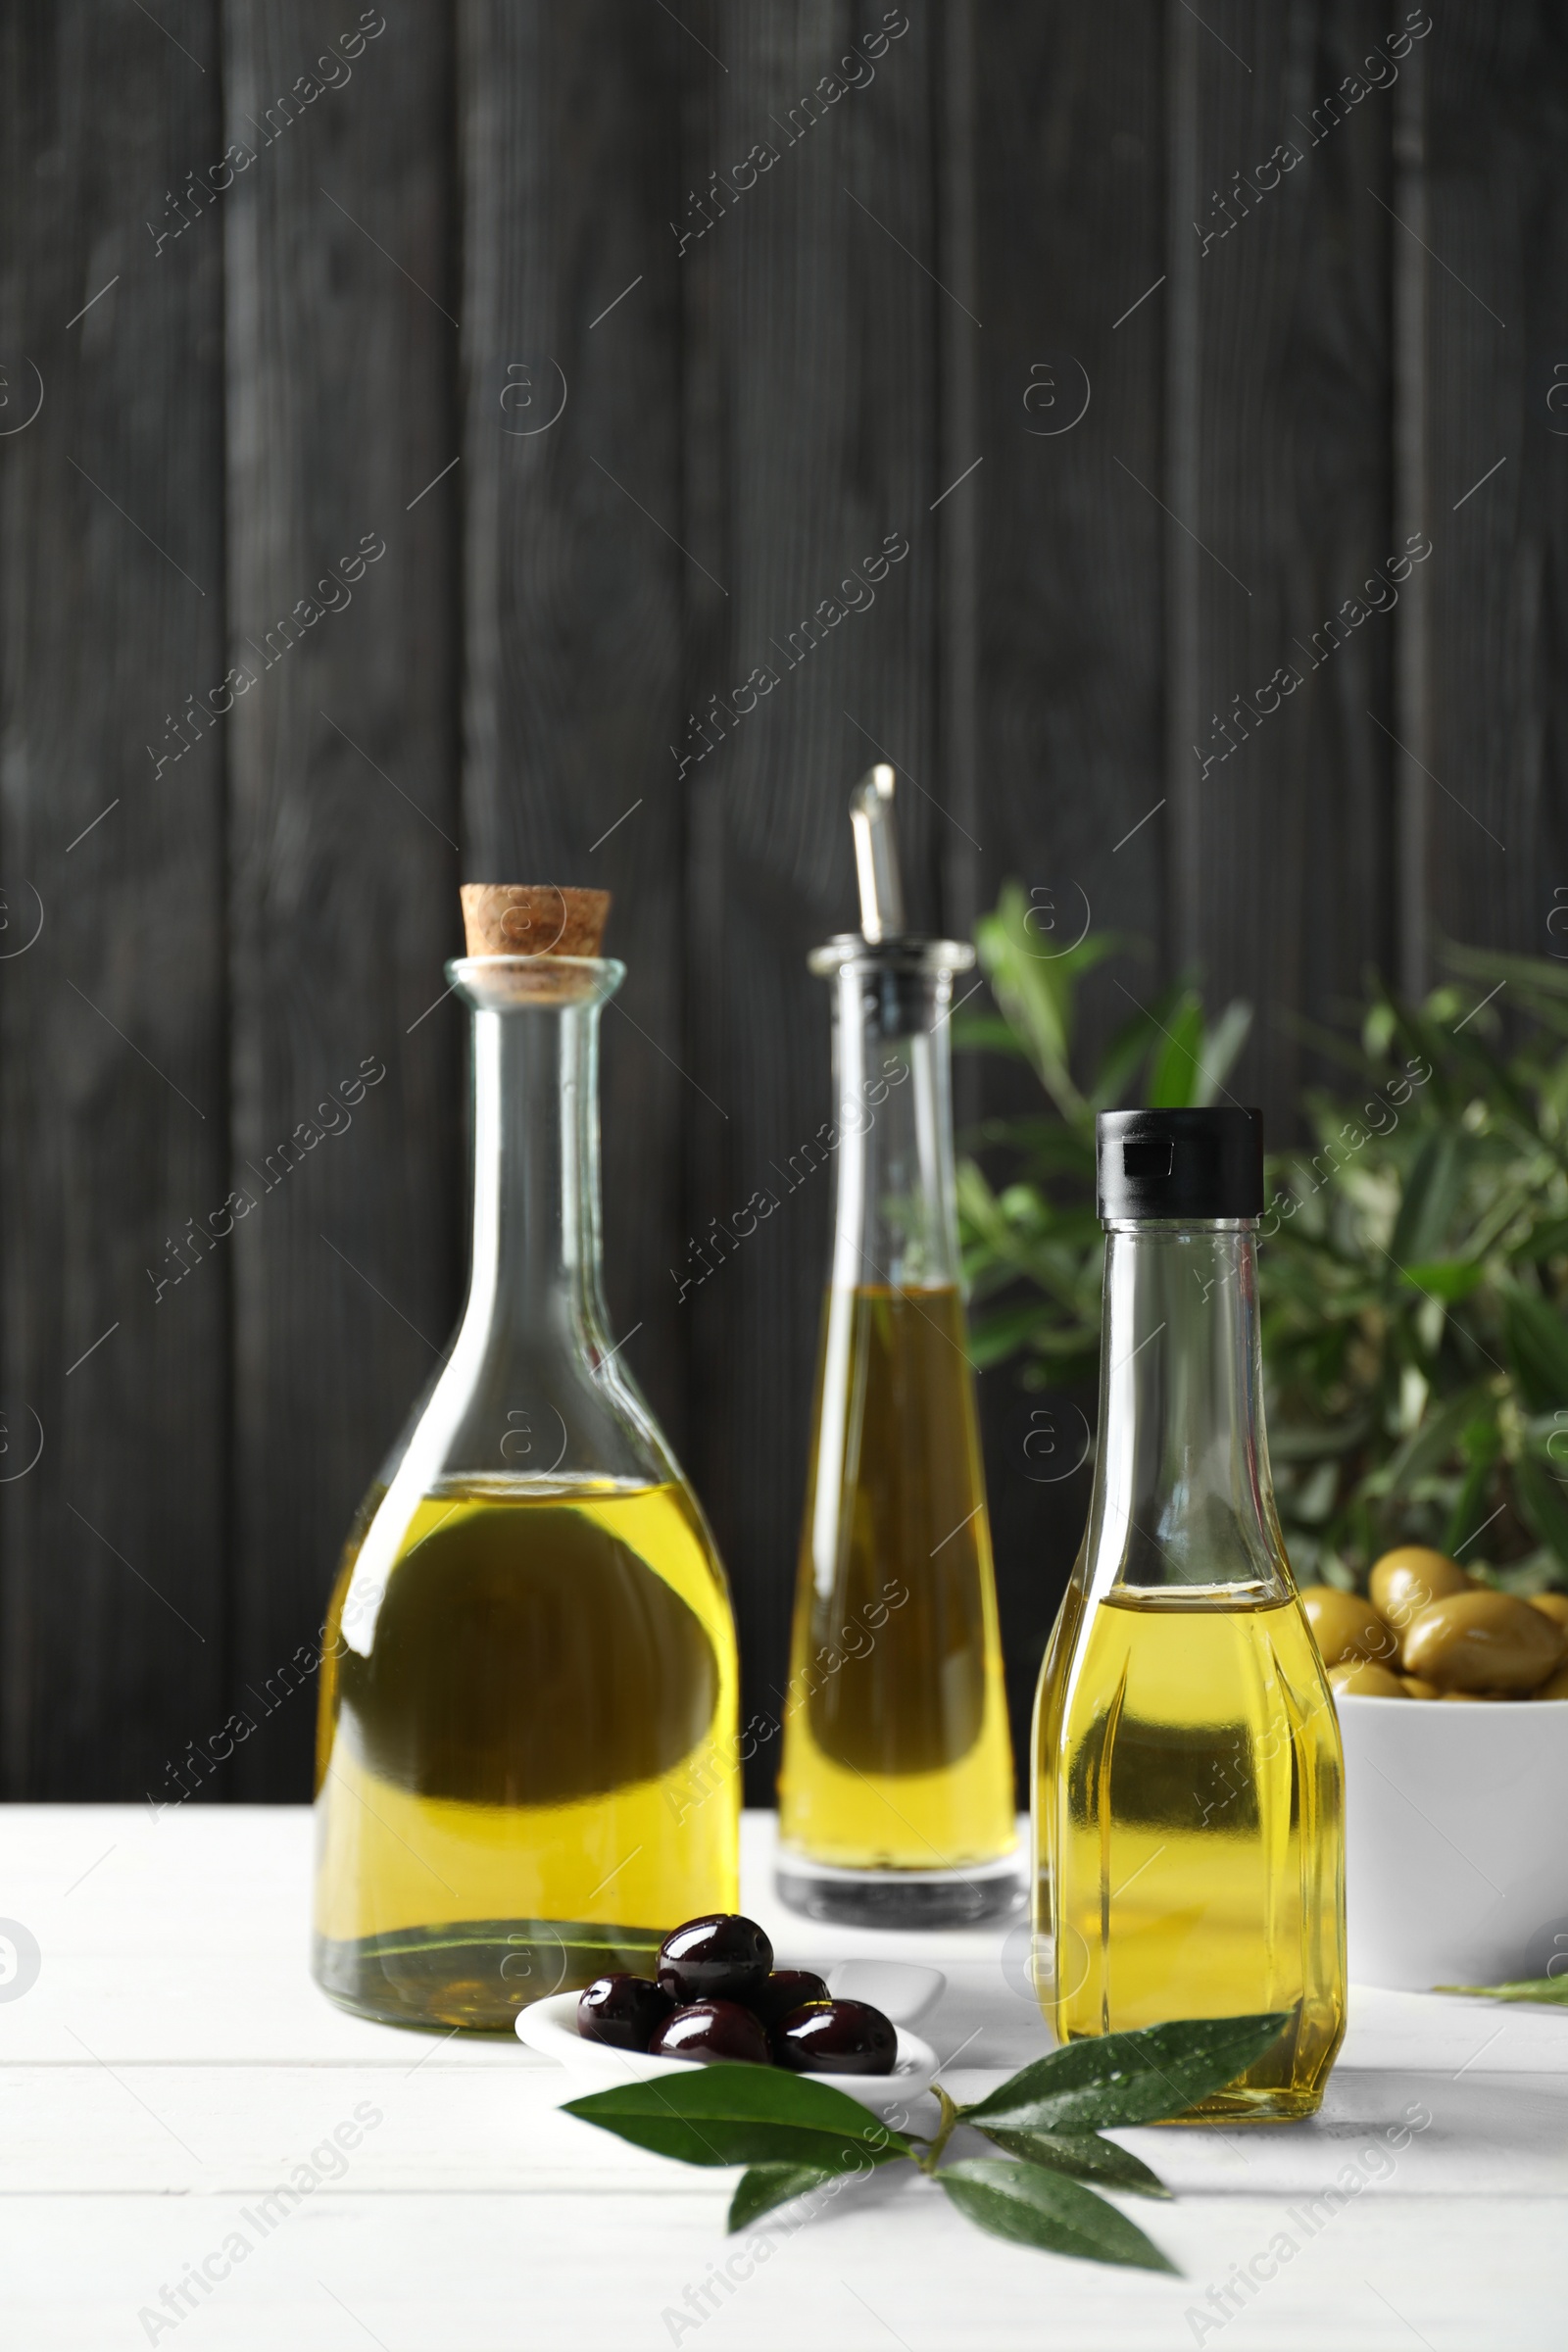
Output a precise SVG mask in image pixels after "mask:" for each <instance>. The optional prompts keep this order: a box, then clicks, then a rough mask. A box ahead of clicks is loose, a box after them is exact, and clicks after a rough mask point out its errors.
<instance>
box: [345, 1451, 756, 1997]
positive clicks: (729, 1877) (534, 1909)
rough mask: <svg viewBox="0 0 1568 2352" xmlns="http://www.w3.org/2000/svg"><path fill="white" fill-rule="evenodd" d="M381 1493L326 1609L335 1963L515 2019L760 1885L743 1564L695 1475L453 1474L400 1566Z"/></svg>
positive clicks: (375, 1986) (641, 1959)
mask: <svg viewBox="0 0 1568 2352" xmlns="http://www.w3.org/2000/svg"><path fill="white" fill-rule="evenodd" d="M378 1499H379V1498H376V1497H372V1503H371V1505H370V1506H368V1508H367V1510H366V1512H364V1513H362V1518H361V1524H360V1526H359V1528H358V1529H357V1530H356V1533H355V1536H354V1537H351V1540H350V1546H349V1551H348V1554H347V1556H346V1557H345V1560H344V1563H343V1566H342V1568H341V1570H340V1572H339V1576H338V1580H337V1586H336V1590H335V1592H334V1593H333V1598H332V1604H331V1610H330V1614H329V1616H328V1620H327V1629H326V1631H327V1640H326V1646H325V1656H324V1660H323V1668H322V1691H321V1711H320V1730H319V1752H318V1775H317V1777H318V1793H319V1871H318V1911H317V1973H318V1975H319V1979H320V1982H321V1983H322V1984H323V1985H324V1986H325V1987H326V1989H327V1990H328V1991H330V1992H332V1993H333V1994H334V1996H335V1997H338V1998H340V1999H342V2000H343V2001H345V2003H346V2004H347V2005H349V2006H352V2007H353V2008H355V2009H356V2010H358V2011H360V2012H361V2013H369V2014H371V2015H376V2016H382V2017H386V2018H388V2019H390V2020H392V2021H394V2022H398V2023H417V2024H426V2025H428V2024H444V2025H449V2026H466V2027H468V2028H470V2029H472V2028H478V2029H490V2030H497V2031H505V2030H507V2029H509V2028H510V2027H511V2025H512V2022H513V2019H514V2017H515V2012H516V2010H517V2009H518V2007H519V2006H521V2005H522V2003H524V2002H525V2001H530V2000H535V1999H539V1998H541V1997H542V1996H543V1995H545V1994H547V1993H550V1992H554V1991H557V1990H560V1989H563V1988H565V1987H570V1986H575V1985H582V1984H586V1983H587V1982H588V1981H589V1980H590V1979H591V1978H592V1977H594V1976H597V1975H600V1974H603V1973H604V1972H605V1971H607V1970H610V1969H616V1968H625V1969H632V1970H638V1971H643V1972H646V1971H647V1969H648V1965H649V1961H650V1959H651V1956H652V1953H653V1951H654V1950H655V1948H656V1947H657V1945H658V1943H659V1941H660V1939H661V1937H662V1936H663V1935H664V1934H665V1933H666V1932H667V1930H668V1929H669V1928H670V1927H672V1926H673V1925H675V1924H676V1923H677V1922H678V1921H680V1920H682V1919H685V1918H689V1917H691V1916H693V1915H694V1914H697V1913H700V1912H705V1911H714V1910H732V1909H734V1907H735V1905H736V1903H737V1901H738V1887H737V1884H736V1873H735V1851H736V1842H735V1841H736V1809H737V1806H738V1801H739V1799H738V1782H737V1780H736V1777H735V1775H734V1771H733V1754H732V1750H733V1724H734V1719H735V1679H736V1664H735V1645H734V1635H733V1629H732V1625H731V1620H730V1614H729V1604H728V1598H727V1594H726V1591H725V1586H724V1579H723V1572H722V1570H721V1569H720V1567H719V1565H718V1562H717V1560H716V1558H715V1556H714V1554H713V1552H712V1549H711V1543H710V1541H709V1539H708V1536H707V1533H706V1530H705V1529H704V1527H703V1524H702V1521H701V1518H700V1516H699V1515H698V1513H697V1512H696V1511H695V1509H694V1508H693V1506H692V1504H691V1502H690V1499H689V1496H688V1495H687V1494H686V1493H685V1491H684V1490H683V1489H682V1488H681V1487H679V1486H678V1485H675V1484H673V1483H665V1484H655V1485H648V1486H637V1485H631V1484H626V1483H617V1482H614V1481H605V1482H603V1483H602V1484H598V1485H590V1486H589V1487H587V1488H581V1487H579V1488H575V1489H566V1490H563V1491H557V1490H554V1489H552V1488H551V1487H550V1486H549V1485H548V1484H543V1483H541V1482H538V1481H535V1482H532V1483H531V1484H529V1485H528V1486H526V1487H523V1486H522V1485H521V1484H520V1482H517V1483H513V1482H508V1481H507V1480H504V1479H499V1478H498V1479H494V1480H485V1479H474V1478H468V1479H461V1478H454V1479H450V1480H443V1481H440V1482H438V1484H437V1486H436V1487H435V1489H434V1491H433V1492H431V1493H429V1494H428V1495H425V1496H423V1497H422V1498H421V1499H420V1500H419V1501H418V1502H417V1506H416V1507H415V1509H414V1511H413V1514H412V1516H411V1518H410V1519H409V1521H408V1524H407V1527H406V1528H405V1529H404V1531H403V1533H402V1536H401V1540H398V1538H397V1536H396V1534H395V1531H394V1532H393V1534H392V1536H391V1539H390V1542H389V1543H388V1544H386V1546H385V1548H386V1549H390V1550H391V1551H392V1554H393V1556H392V1560H391V1565H390V1567H389V1568H388V1569H387V1570H386V1571H385V1573H384V1575H383V1574H380V1573H374V1574H371V1573H368V1570H367V1567H366V1562H367V1558H368V1553H369V1551H370V1550H371V1549H372V1548H373V1549H374V1550H375V1551H376V1552H377V1553H378V1554H379V1555H380V1556H385V1552H384V1549H383V1545H382V1544H381V1543H379V1542H377V1543H376V1544H373V1546H372V1544H371V1542H370V1534H371V1530H372V1529H376V1533H377V1535H379V1529H378V1528H377V1527H376V1522H377V1519H378V1510H377V1508H376V1507H375V1505H376V1503H377V1501H378ZM384 1507H385V1504H384V1499H383V1500H380V1508H381V1509H384ZM357 1571H358V1573H357ZM694 1789H700V1790H705V1791H709V1793H705V1794H703V1795H702V1797H701V1801H700V1802H697V1803H695V1804H694V1802H693V1790H694Z"/></svg>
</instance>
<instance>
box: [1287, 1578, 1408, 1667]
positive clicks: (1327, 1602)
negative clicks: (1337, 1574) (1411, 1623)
mask: <svg viewBox="0 0 1568 2352" xmlns="http://www.w3.org/2000/svg"><path fill="white" fill-rule="evenodd" d="M1301 1606H1302V1608H1303V1609H1304V1610H1305V1611H1306V1622H1307V1624H1308V1625H1309V1626H1310V1627H1311V1629H1312V1639H1313V1641H1314V1642H1316V1643H1317V1646H1318V1654H1319V1656H1320V1657H1321V1658H1322V1660H1323V1663H1324V1665H1325V1666H1338V1665H1339V1664H1340V1663H1341V1661H1342V1660H1343V1659H1345V1658H1390V1659H1392V1658H1393V1656H1394V1655H1395V1652H1396V1651H1397V1648H1398V1646H1399V1644H1398V1642H1397V1639H1396V1637H1395V1636H1394V1635H1393V1634H1391V1633H1390V1631H1389V1629H1388V1627H1387V1626H1386V1625H1385V1624H1384V1622H1383V1620H1382V1618H1381V1617H1380V1616H1379V1615H1378V1613H1377V1611H1376V1609H1375V1608H1374V1607H1373V1606H1372V1603H1371V1602H1370V1601H1369V1600H1364V1599H1363V1598H1362V1596H1361V1594H1360V1593H1340V1592H1337V1591H1336V1589H1335V1588H1334V1586H1333V1585H1308V1586H1307V1588H1306V1591H1305V1592H1304V1593H1302V1594H1301Z"/></svg>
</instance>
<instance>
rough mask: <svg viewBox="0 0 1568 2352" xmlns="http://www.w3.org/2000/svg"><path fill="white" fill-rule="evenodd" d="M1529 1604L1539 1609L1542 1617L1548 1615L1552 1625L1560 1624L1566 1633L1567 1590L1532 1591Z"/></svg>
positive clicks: (1567, 1625) (1567, 1619) (1567, 1629)
mask: <svg viewBox="0 0 1568 2352" xmlns="http://www.w3.org/2000/svg"><path fill="white" fill-rule="evenodd" d="M1530 1606H1531V1607H1532V1608H1533V1609H1539V1610H1540V1611H1541V1614H1542V1615H1543V1617H1549V1618H1550V1619H1551V1622H1552V1624H1553V1625H1560V1626H1561V1627H1562V1629H1563V1631H1564V1632H1565V1633H1568V1593H1531V1595H1530Z"/></svg>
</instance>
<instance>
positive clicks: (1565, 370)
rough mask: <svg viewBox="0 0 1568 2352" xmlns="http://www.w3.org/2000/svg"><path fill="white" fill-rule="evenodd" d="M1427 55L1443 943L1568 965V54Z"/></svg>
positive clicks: (1490, 33) (1546, 43) (1438, 887)
mask: <svg viewBox="0 0 1568 2352" xmlns="http://www.w3.org/2000/svg"><path fill="white" fill-rule="evenodd" d="M1427 48H1428V51H1429V55H1428V59H1427V65H1428V105H1427V120H1426V173H1425V192H1426V204H1427V228H1426V235H1427V242H1428V244H1429V245H1430V248H1431V252H1430V255H1427V256H1424V257H1422V271H1423V276H1424V279H1425V290H1426V319H1427V325H1426V342H1425V363H1426V398H1427V442H1426V478H1425V490H1426V499H1427V506H1428V512H1429V515H1430V520H1429V521H1428V524H1427V528H1428V529H1429V530H1430V531H1431V533H1432V536H1433V539H1434V541H1435V542H1436V549H1437V552H1436V554H1435V555H1434V557H1433V559H1432V562H1431V564H1430V566H1429V570H1430V574H1431V577H1430V581H1429V594H1430V599H1431V609H1430V615H1429V654H1428V670H1429V677H1430V708H1431V725H1430V731H1429V737H1428V743H1429V749H1428V750H1427V752H1426V755H1425V757H1426V760H1427V763H1428V766H1429V769H1430V775H1429V776H1428V777H1427V778H1426V779H1425V804H1426V827H1427V837H1428V845H1429V846H1428V858H1429V864H1428V872H1427V876H1426V883H1427V889H1428V892H1429V898H1430V906H1431V913H1432V927H1433V932H1434V943H1433V944H1434V948H1436V946H1437V945H1438V944H1439V943H1440V942H1441V940H1442V939H1443V938H1444V937H1446V938H1448V939H1458V940H1464V941H1468V942H1470V943H1473V944H1475V945H1478V946H1486V947H1495V948H1509V949H1512V950H1514V951H1516V952H1518V951H1523V952H1524V953H1526V954H1531V955H1538V956H1540V955H1556V956H1561V955H1562V954H1563V952H1564V949H1565V946H1568V941H1565V940H1564V938H1563V936H1562V934H1563V932H1564V929H1565V927H1568V918H1564V917H1562V916H1560V915H1559V916H1558V919H1557V921H1556V924H1555V927H1554V928H1553V929H1552V930H1549V931H1548V929H1547V924H1548V922H1549V921H1550V919H1551V916H1552V913H1553V909H1554V907H1565V906H1568V794H1565V791H1564V727H1565V721H1568V700H1565V696H1568V689H1565V686H1564V682H1563V678H1562V674H1561V673H1562V660H1561V627H1560V621H1559V617H1558V609H1559V604H1560V597H1559V592H1558V586H1557V583H1558V582H1559V581H1560V580H1561V578H1562V576H1563V567H1564V564H1565V562H1568V391H1564V390H1563V389H1562V387H1563V386H1565V385H1568V301H1565V299H1564V295H1563V283H1564V275H1563V273H1564V265H1565V263H1568V195H1565V192H1564V190H1563V187H1562V185H1561V173H1560V171H1559V169H1558V159H1559V158H1560V156H1561V153H1562V140H1563V133H1564V124H1565V91H1568V48H1565V37H1564V27H1563V25H1562V22H1561V18H1560V16H1559V14H1558V12H1557V11H1555V10H1552V9H1548V8H1546V7H1544V6H1534V7H1527V8H1515V9H1511V10H1509V11H1508V12H1507V13H1506V14H1505V15H1502V16H1499V17H1497V18H1495V19H1492V18H1488V17H1476V18H1471V17H1469V16H1459V17H1456V18H1454V19H1453V21H1452V22H1451V23H1448V22H1446V21H1445V20H1440V28H1439V31H1438V32H1437V33H1435V34H1434V35H1433V36H1432V38H1431V39H1430V40H1429V42H1428V43H1427ZM1396 233H1397V232H1396ZM1554 386H1555V387H1557V389H1556V390H1555V391H1554V389H1553V387H1554ZM1548 403H1549V405H1548ZM1489 477H1490V478H1489ZM1480 993H1484V991H1478V994H1480ZM1489 1017H1490V1016H1489Z"/></svg>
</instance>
